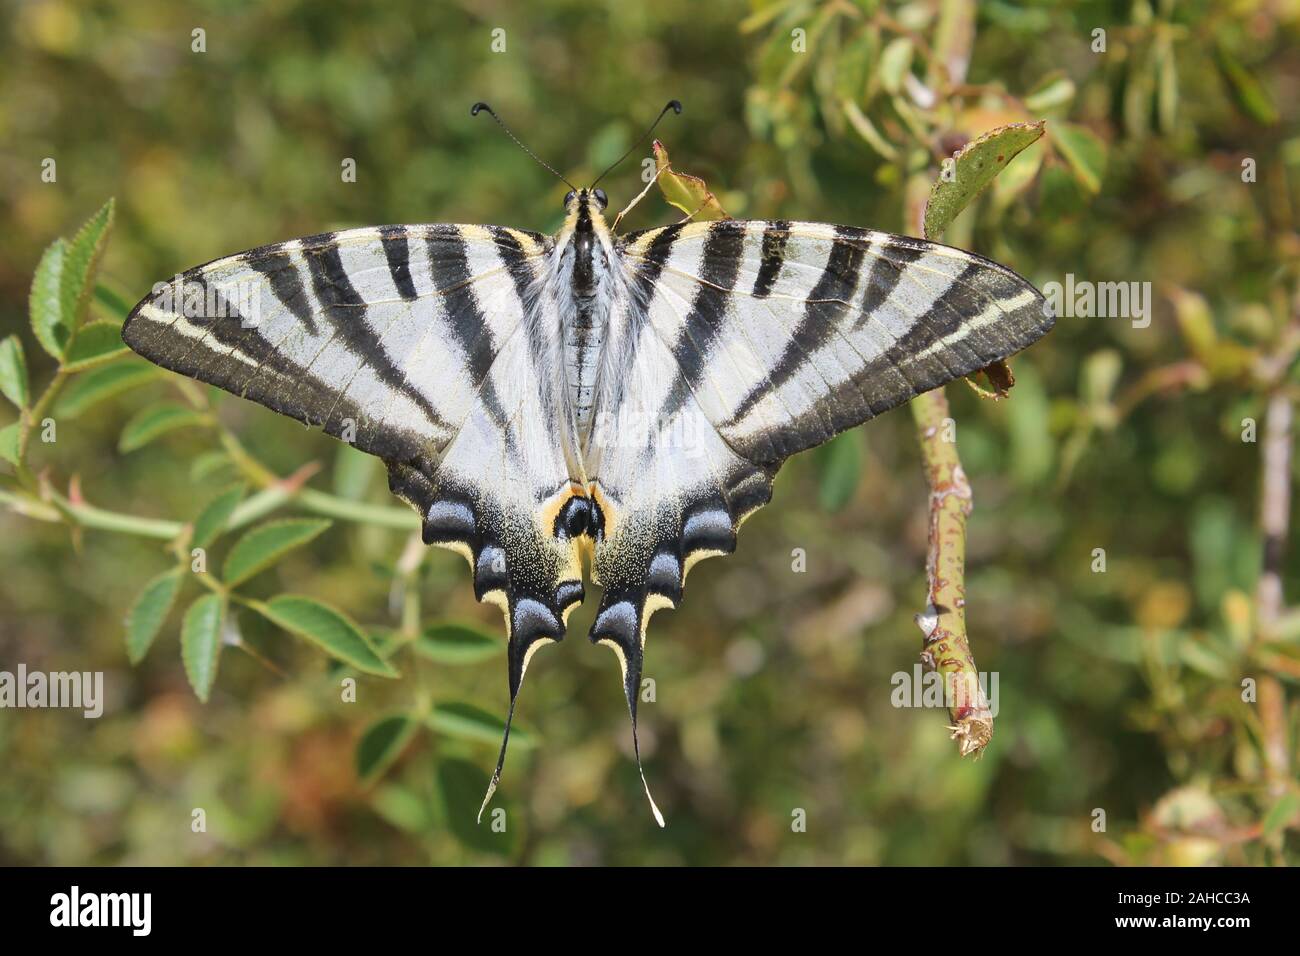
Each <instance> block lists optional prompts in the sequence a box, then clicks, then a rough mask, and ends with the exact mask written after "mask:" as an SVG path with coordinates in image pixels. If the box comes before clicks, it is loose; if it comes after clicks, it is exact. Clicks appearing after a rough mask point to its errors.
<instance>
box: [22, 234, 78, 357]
mask: <svg viewBox="0 0 1300 956" xmlns="http://www.w3.org/2000/svg"><path fill="white" fill-rule="evenodd" d="M66 249H67V243H66V242H64V241H63V240H62V239H55V240H54V241H53V242H51V243H50V244H49V245H48V246H46V247H45V252H43V253H42V254H41V261H40V262H38V263H37V264H36V272H35V274H34V275H33V276H32V289H31V292H30V293H29V295H28V297H27V309H28V313H29V318H30V320H31V323H32V332H33V334H35V336H36V341H37V342H40V343H41V348H43V349H45V351H47V352H49V353H50V354H51V355H52V356H54V357H55V358H56V359H62V358H63V347H64V346H65V345H67V343H68V339H69V338H70V337H71V335H72V330H71V329H70V328H69V327H68V326H67V324H66V323H65V321H64V317H63V306H62V304H61V303H60V301H59V288H60V286H61V284H62V283H61V277H62V275H63V260H64V253H65V251H66Z"/></svg>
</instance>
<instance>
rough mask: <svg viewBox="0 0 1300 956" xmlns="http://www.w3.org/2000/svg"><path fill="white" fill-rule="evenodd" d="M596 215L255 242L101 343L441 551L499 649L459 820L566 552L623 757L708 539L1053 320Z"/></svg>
mask: <svg viewBox="0 0 1300 956" xmlns="http://www.w3.org/2000/svg"><path fill="white" fill-rule="evenodd" d="M671 105H673V104H670V106H671ZM494 115H495V114H494ZM539 162H540V160H539ZM543 165H545V164H543ZM548 168H549V167H548ZM606 205H607V200H606V196H605V193H604V191H603V190H600V189H596V188H587V189H573V190H572V191H571V192H569V194H568V195H567V196H566V197H565V200H564V209H565V219H564V223H563V225H562V226H561V227H560V230H559V232H558V233H556V234H555V235H554V236H547V235H541V234H539V233H536V232H526V231H524V230H520V229H511V228H505V227H501V226H479V225H442V224H435V225H396V226H379V227H376V228H365V229H350V230H347V231H343V232H331V233H324V234H322V235H317V236H310V237H308V238H305V239H295V240H293V241H291V242H284V243H279V244H276V245H269V246H262V247H260V248H258V249H253V250H251V251H249V252H244V253H240V254H239V255H235V256H229V257H227V258H223V259H217V260H215V261H213V262H210V263H208V264H207V265H202V266H197V267H195V268H193V269H190V270H189V271H187V272H184V273H182V274H181V275H179V276H177V277H176V279H175V280H173V282H171V283H168V284H165V285H163V284H160V285H159V286H156V287H155V288H154V292H153V294H151V295H150V296H149V297H147V298H146V299H145V300H144V301H142V302H141V303H140V304H139V305H137V306H136V307H135V308H134V309H133V310H132V312H131V314H130V316H129V318H128V319H127V321H126V325H125V327H124V328H123V332H122V336H123V338H124V339H125V341H126V343H127V345H129V346H130V347H131V348H132V349H134V350H135V351H136V352H138V353H139V354H141V355H143V356H144V357H145V358H147V359H149V360H151V361H153V362H155V363H157V364H158V365H161V366H163V367H164V368H167V369H171V370H173V371H176V372H180V373H181V374H183V375H188V376H192V377H194V378H196V379H199V380H201V381H204V382H207V383H210V384H212V385H216V386H218V387H220V388H223V389H225V390H227V391H229V392H232V393H234V394H235V395H239V396H241V397H243V398H247V399H251V400H253V401H255V402H259V403H261V404H263V405H265V406H267V407H269V408H271V409H273V410H275V411H277V412H280V413H282V414H285V415H288V416H291V417H293V418H295V419H297V420H298V421H300V422H305V423H308V424H310V425H315V426H320V427H323V428H324V430H325V431H326V432H327V433H329V434H331V435H334V436H335V437H344V436H345V437H347V438H349V439H350V440H352V441H354V443H355V445H356V447H358V448H360V449H362V450H364V451H366V452H369V453H370V454H372V455H376V456H378V457H379V458H381V459H382V460H383V462H384V464H385V465H386V466H387V469H388V475H389V485H390V487H391V488H392V490H393V492H394V493H395V494H397V495H398V496H400V497H401V498H403V499H405V500H406V501H407V502H409V503H410V504H411V505H412V506H413V507H414V508H415V509H416V510H417V511H418V512H419V514H420V516H421V518H422V521H423V537H424V540H425V542H427V543H428V544H433V545H440V546H442V547H446V548H451V549H453V550H455V551H458V552H460V553H461V554H462V555H464V557H465V558H466V560H467V561H468V562H469V565H470V569H471V571H472V572H473V579H474V592H475V595H476V596H477V597H478V599H479V600H480V601H490V602H493V603H495V604H498V605H499V606H500V607H501V609H502V610H503V611H504V613H505V627H506V635H507V642H508V653H507V658H508V681H509V690H510V710H509V716H508V717H507V721H506V731H505V739H503V741H502V745H501V753H500V757H499V759H498V761H497V767H496V772H495V773H494V774H493V777H492V783H491V786H490V787H489V789H488V794H487V798H486V799H485V800H484V806H486V805H487V802H488V800H489V799H490V798H491V795H492V792H493V791H494V790H495V788H496V785H497V783H498V781H499V780H500V775H501V767H502V765H503V763H504V760H505V753H506V744H507V742H508V740H509V736H510V719H511V718H513V716H514V711H515V703H516V701H517V699H518V695H519V688H520V684H521V683H522V682H523V679H524V673H525V671H526V670H527V669H528V662H529V661H530V660H531V658H532V655H533V653H534V652H535V651H536V650H537V649H538V648H539V647H541V646H543V645H544V644H549V643H552V642H555V641H559V640H561V639H562V638H563V636H564V633H565V622H566V619H567V618H568V615H569V612H571V611H572V610H573V608H574V607H576V606H577V605H578V604H579V603H580V602H581V601H582V600H583V597H584V593H585V592H584V588H583V566H584V562H585V563H586V564H587V566H588V567H589V568H590V577H591V580H592V581H593V583H596V584H598V585H599V586H600V587H601V588H602V593H601V599H600V606H599V609H598V611H597V614H596V618H595V623H594V624H593V626H592V628H591V633H590V639H591V640H592V641H593V642H597V643H601V644H605V645H607V646H608V647H610V648H611V649H612V650H613V651H614V653H615V654H616V655H617V657H618V662H619V665H620V667H621V669H622V676H623V689H624V692H625V694H626V697H627V706H628V710H629V711H630V713H631V717H632V733H633V741H634V747H635V742H636V715H637V698H638V692H639V689H640V683H641V669H642V660H643V655H644V651H645V635H646V624H647V622H648V621H649V619H650V616H651V614H653V613H654V612H655V611H656V610H659V609H660V608H672V607H676V606H677V604H678V602H679V601H680V600H681V598H682V587H683V584H684V582H685V580H686V574H687V572H688V571H689V570H690V569H691V567H692V565H694V564H695V562H696V561H698V560H700V559H701V558H706V557H711V556H713V555H720V554H727V553H729V552H731V551H733V550H734V549H735V546H736V530H737V528H739V526H740V524H741V522H742V521H744V520H745V518H746V517H748V516H749V515H750V514H752V513H753V512H754V511H755V510H757V509H758V508H760V507H762V506H763V505H764V504H766V503H767V502H768V500H769V498H770V497H771V488H772V479H773V477H774V476H775V475H776V472H777V469H779V468H780V467H781V464H782V463H783V462H784V461H785V460H786V459H787V458H789V457H790V456H791V455H794V454H796V453H798V452H801V451H805V450H807V449H810V448H815V447H817V446H818V445H821V444H822V443H823V442H826V441H827V440H828V439H830V438H831V437H833V436H834V435H837V434H838V433H840V432H842V431H844V430H845V429H848V428H853V427H854V426H856V425H860V424H861V423H863V422H865V421H867V420H868V419H871V418H874V417H875V416H877V415H880V414H881V413H883V412H887V411H889V410H890V409H892V408H895V407H897V406H899V405H902V404H903V403H905V402H907V401H908V400H909V399H911V398H913V397H914V396H916V395H919V394H921V393H922V392H925V391H927V390H929V389H933V388H936V387H938V386H940V385H943V384H944V383H945V382H949V381H951V380H953V379H956V378H959V377H960V376H963V375H966V374H968V373H971V372H974V371H976V370H978V369H981V368H984V367H985V366H988V365H990V364H991V363H994V362H996V361H998V360H1000V359H1004V358H1006V357H1007V356H1009V355H1011V354H1013V353H1015V352H1018V351H1020V350H1021V349H1023V348H1025V347H1027V346H1028V345H1030V344H1032V343H1033V342H1035V341H1036V340H1038V339H1039V338H1040V337H1041V336H1042V335H1044V334H1045V333H1046V332H1047V331H1048V329H1049V328H1051V326H1052V324H1053V319H1052V317H1051V314H1050V310H1049V309H1047V308H1045V307H1044V300H1043V297H1042V296H1041V295H1040V293H1039V292H1038V291H1037V290H1036V289H1035V288H1034V287H1033V286H1032V285H1030V284H1029V283H1028V282H1027V281H1026V280H1024V279H1022V278H1021V277H1020V276H1018V275H1016V274H1015V273H1014V272H1012V271H1011V270H1010V269H1007V268H1005V267H1003V266H1001V265H998V264H997V263H995V262H991V261H990V260H988V259H984V258H981V257H980V256H977V255H973V254H971V253H969V252H964V251H962V250H960V249H954V248H949V247H947V246H943V245H939V244H937V243H934V242H926V241H922V240H919V239H912V238H907V237H904V236H897V235H890V234H888V233H883V232H874V231H871V230H867V229H859V228H856V227H852V226H836V225H825V224H822V223H816V222H796V221H785V220H769V221H760V220H755V221H740V220H720V221H712V222H689V221H683V222H679V223H676V224H675V225H671V226H666V227H663V228H658V229H647V230H643V231H639V232H632V233H629V234H626V235H621V236H620V235H616V234H615V233H614V232H613V231H612V230H611V228H610V227H609V226H608V225H607V224H606V220H605V208H606ZM635 749H636V752H637V762H638V766H639V764H640V753H639V747H635ZM644 781H645V775H644V772H642V782H643V784H644ZM646 794H647V796H649V788H648V787H647V788H646ZM650 802H651V807H652V808H653V810H654V814H655V818H656V819H657V820H658V822H659V824H660V825H661V826H662V825H663V818H662V816H661V815H660V813H659V810H658V808H657V807H655V806H654V801H653V798H651V801H650Z"/></svg>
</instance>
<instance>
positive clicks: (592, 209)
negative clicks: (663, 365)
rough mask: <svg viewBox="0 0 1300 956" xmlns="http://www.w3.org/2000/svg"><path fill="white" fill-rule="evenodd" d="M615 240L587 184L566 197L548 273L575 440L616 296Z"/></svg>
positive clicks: (589, 413)
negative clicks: (552, 264)
mask: <svg viewBox="0 0 1300 956" xmlns="http://www.w3.org/2000/svg"><path fill="white" fill-rule="evenodd" d="M612 247H613V240H612V237H611V233H610V231H609V227H608V226H606V224H605V220H604V218H603V217H602V216H601V213H600V205H599V204H598V203H597V202H596V200H595V199H594V198H592V197H591V194H590V193H589V192H588V191H587V190H585V189H584V190H581V191H579V192H577V193H575V195H574V196H573V198H572V199H571V200H570V202H569V203H568V216H567V217H566V219H565V223H564V226H563V228H562V229H561V230H560V234H559V235H558V236H557V237H556V259H555V270H554V273H553V275H552V282H553V283H554V285H553V288H554V292H555V298H556V300H557V301H558V302H559V305H560V309H559V315H560V331H561V339H562V342H563V356H564V378H565V383H566V385H567V389H568V399H569V408H570V412H571V414H572V416H573V420H574V425H575V427H576V429H577V434H578V440H579V445H580V446H582V445H585V444H586V442H587V438H588V436H589V435H590V432H591V426H592V418H593V409H594V407H595V404H596V394H597V384H598V382H597V380H598V377H599V373H600V367H601V355H602V350H603V348H604V345H605V339H606V336H607V332H608V328H609V316H610V305H611V303H612V302H613V301H614V299H615V295H614V288H613V287H614V284H615V282H616V276H615V274H614V271H613V270H612V269H611V268H610V253H611V249H612Z"/></svg>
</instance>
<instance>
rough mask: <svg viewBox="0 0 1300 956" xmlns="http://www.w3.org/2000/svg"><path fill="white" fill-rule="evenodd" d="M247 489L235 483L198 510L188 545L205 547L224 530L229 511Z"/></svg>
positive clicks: (233, 508)
mask: <svg viewBox="0 0 1300 956" xmlns="http://www.w3.org/2000/svg"><path fill="white" fill-rule="evenodd" d="M246 490H247V488H246V486H244V485H235V486H234V487H233V488H227V489H226V490H225V491H223V492H221V494H219V495H217V496H216V497H215V498H213V499H212V500H211V501H209V502H208V503H207V504H206V505H204V506H203V510H202V511H200V512H199V516H198V517H197V518H195V519H194V532H193V533H192V534H191V535H190V547H192V548H206V547H207V546H208V545H210V544H211V543H212V542H213V541H215V540H216V539H217V537H218V536H219V535H220V534H221V532H223V531H225V530H226V522H227V521H229V520H230V513H231V512H232V511H234V510H235V506H236V505H238V504H239V502H240V501H241V500H242V499H243V497H244V492H245V491H246Z"/></svg>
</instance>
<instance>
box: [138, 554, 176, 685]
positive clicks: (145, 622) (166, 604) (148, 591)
mask: <svg viewBox="0 0 1300 956" xmlns="http://www.w3.org/2000/svg"><path fill="white" fill-rule="evenodd" d="M182 573H183V569H182V568H172V569H171V570H170V571H164V572H163V573H162V574H160V575H158V576H157V577H156V578H154V579H153V580H152V581H150V582H149V583H148V584H146V585H145V586H144V590H142V591H141V592H140V594H139V596H138V597H137V598H136V599H135V603H134V604H132V605H131V610H129V611H127V612H126V656H127V657H128V658H129V659H130V661H131V663H132V664H139V663H140V662H141V661H142V660H144V656H145V655H146V654H148V653H149V648H150V647H151V646H152V645H153V641H154V638H155V637H157V636H158V631H159V630H161V628H162V625H163V621H165V620H166V619H167V612H168V611H170V610H171V607H172V604H173V603H174V602H175V600H176V594H177V592H178V591H180V588H181V574H182Z"/></svg>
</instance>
